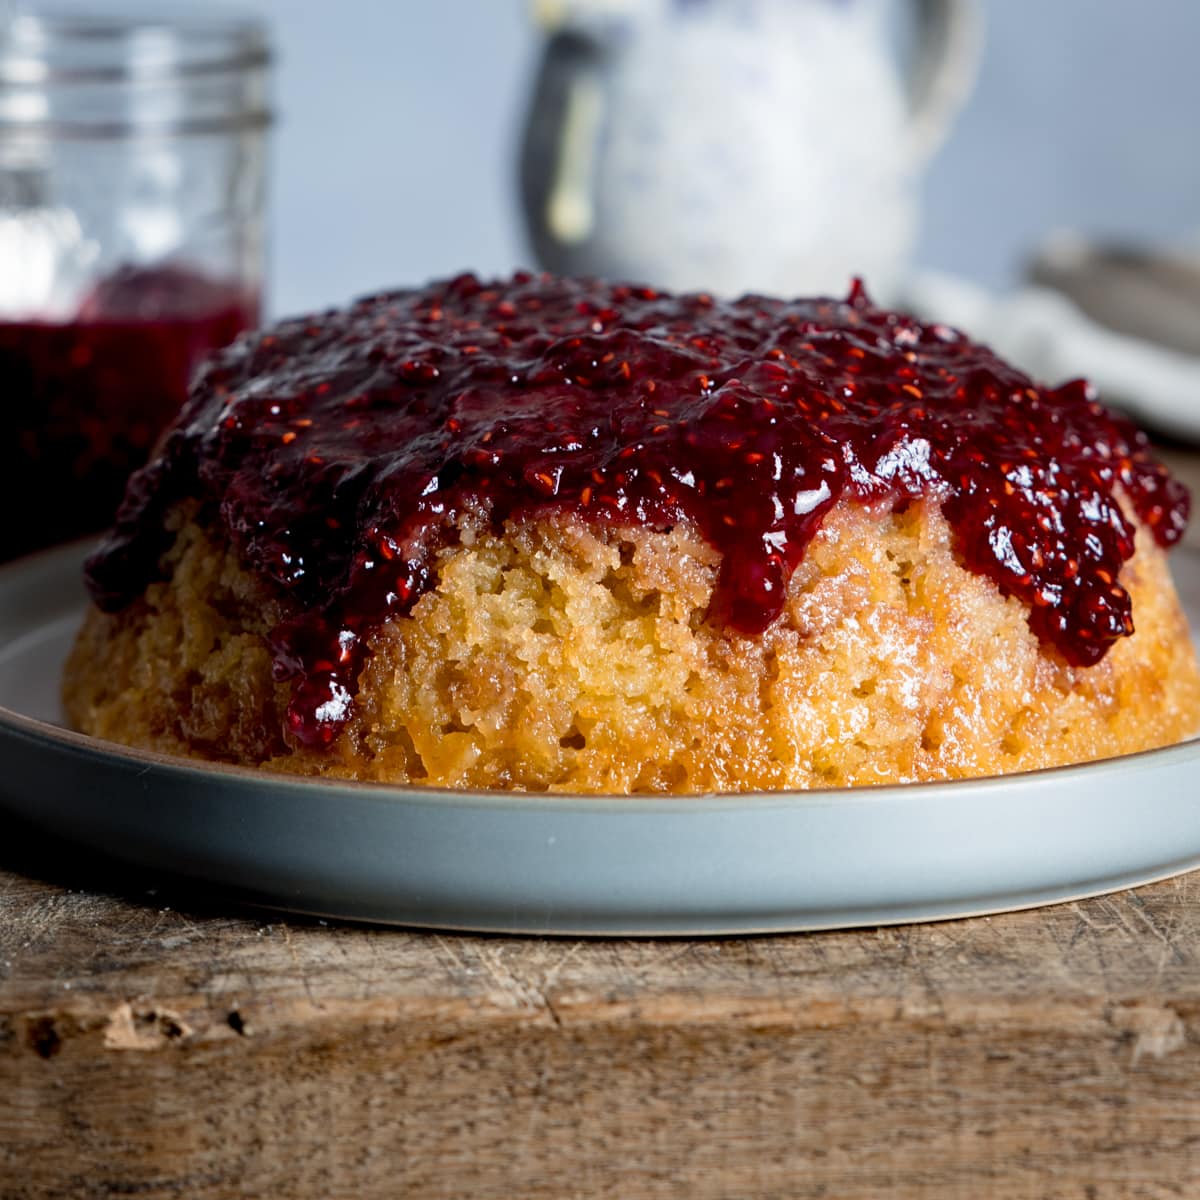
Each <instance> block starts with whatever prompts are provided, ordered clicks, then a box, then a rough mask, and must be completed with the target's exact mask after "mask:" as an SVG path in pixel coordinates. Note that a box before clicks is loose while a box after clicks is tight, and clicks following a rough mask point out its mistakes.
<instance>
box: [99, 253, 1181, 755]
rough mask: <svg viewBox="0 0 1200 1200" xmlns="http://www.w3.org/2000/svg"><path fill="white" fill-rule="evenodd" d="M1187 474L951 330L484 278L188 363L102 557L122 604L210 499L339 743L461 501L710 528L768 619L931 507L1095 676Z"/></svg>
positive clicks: (534, 279) (104, 585) (300, 710)
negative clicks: (159, 441) (809, 582)
mask: <svg viewBox="0 0 1200 1200" xmlns="http://www.w3.org/2000/svg"><path fill="white" fill-rule="evenodd" d="M1118 492H1123V493H1124V495H1125V497H1127V498H1128V500H1129V502H1130V503H1131V504H1132V506H1133V508H1134V509H1135V511H1136V512H1137V513H1138V515H1139V517H1140V518H1141V520H1142V521H1143V522H1144V523H1145V524H1146V526H1148V528H1149V529H1150V530H1151V532H1152V534H1153V536H1154V537H1155V538H1156V539H1157V540H1158V542H1159V543H1160V544H1162V545H1164V546H1165V545H1169V544H1171V543H1173V542H1175V541H1177V540H1178V538H1179V537H1180V535H1181V533H1182V531H1183V528H1184V525H1185V523H1186V520H1187V514H1188V497H1187V493H1186V492H1185V490H1184V489H1183V488H1182V487H1181V486H1180V485H1179V484H1177V483H1176V482H1175V481H1173V480H1171V479H1170V478H1169V476H1168V475H1167V473H1166V471H1165V469H1164V468H1163V467H1162V466H1161V465H1159V464H1158V463H1157V462H1156V461H1155V460H1154V459H1153V458H1152V457H1151V456H1150V454H1149V452H1148V449H1147V443H1146V439H1145V437H1144V435H1142V434H1141V433H1139V432H1137V431H1136V430H1135V429H1134V428H1133V426H1132V425H1130V424H1129V423H1128V422H1126V421H1125V420H1123V419H1121V418H1118V417H1116V416H1114V415H1113V414H1111V413H1109V412H1108V411H1107V410H1105V409H1104V408H1103V407H1101V405H1099V404H1098V403H1097V402H1096V400H1095V397H1094V395H1093V393H1092V392H1091V390H1090V389H1089V387H1088V386H1087V385H1086V384H1084V383H1082V382H1072V383H1068V384H1065V385H1064V386H1062V387H1059V388H1045V387H1040V386H1038V385H1036V384H1034V383H1033V382H1032V381H1031V380H1030V379H1029V378H1028V377H1027V376H1025V375H1024V374H1022V373H1021V372H1019V371H1017V370H1016V369H1014V368H1013V367H1011V366H1009V365H1007V364H1006V363H1004V362H1003V361H1001V360H1000V359H999V358H997V357H996V356H995V355H994V354H992V352H991V351H989V350H988V349H986V348H985V347H983V346H979V345H977V344H975V343H973V342H971V341H970V340H969V339H968V338H966V337H964V336H963V335H962V334H961V333H958V332H956V331H955V330H952V329H950V328H948V327H946V326H943V325H937V324H922V323H920V322H918V321H916V320H914V319H913V318H911V317H908V316H905V315H903V314H900V313H895V312H889V311H884V310H881V309H877V308H875V307H873V306H872V304H871V303H870V301H869V300H868V298H867V297H866V295H865V294H864V292H863V290H862V289H861V287H860V286H858V285H856V286H855V288H854V289H853V290H852V292H851V294H850V296H849V298H848V299H847V300H845V301H836V300H797V301H791V302H785V301H781V300H775V299H768V298H765V297H759V296H747V297H743V298H742V299H740V300H736V301H732V302H723V301H716V300H713V299H712V298H711V297H708V296H705V295H683V296H675V295H669V294H666V293H662V292H656V291H653V290H651V289H648V288H634V287H625V286H614V285H609V284H603V283H596V282H587V281H576V280H565V279H555V278H551V277H547V276H532V275H528V274H518V275H516V276H514V277H513V278H512V279H511V280H508V281H505V282H501V283H493V284H485V283H482V282H480V281H479V280H478V279H476V278H474V277H473V276H470V275H464V276H460V277H458V278H455V279H452V280H448V281H444V282H440V283H436V284H432V285H430V286H429V287H427V288H423V289H420V290H413V291H402V292H395V293H391V294H387V295H382V296H377V297H372V298H370V299H366V300H363V301H360V302H359V303H357V304H356V305H354V306H353V307H351V308H350V309H348V310H345V311H339V312H332V313H328V314H324V315H322V316H317V317H311V318H302V319H297V320H291V321H287V322H284V323H283V324H281V325H279V326H277V327H275V328H274V329H272V330H269V331H267V332H265V333H260V334H252V335H245V336H243V337H242V338H241V339H240V340H239V341H238V342H236V343H235V344H234V345H233V346H232V347H230V348H229V349H227V350H225V351H222V352H220V353H219V354H217V355H216V357H215V358H214V359H212V360H211V362H210V363H209V365H208V367H207V368H206V369H205V370H204V371H202V373H201V374H200V376H199V378H198V379H197V381H196V383H195V385H194V387H193V389H192V392H191V396H190V398H189V400H188V403H187V405H186V407H185V409H184V411H183V413H182V414H181V416H180V418H179V420H178V421H177V422H176V424H175V426H174V428H173V430H172V432H171V433H170V434H169V436H168V437H167V439H166V440H165V442H164V444H163V446H162V448H161V450H160V453H159V455H158V457H157V458H156V459H155V460H154V461H153V462H151V463H150V464H149V465H148V466H147V467H146V468H144V469H143V470H142V471H141V472H139V473H138V474H137V475H136V476H135V477H134V479H133V480H132V481H131V484H130V487H129V490H128V492H127V495H126V499H125V502H124V504H123V506H122V509H121V512H120V515H119V518H118V522H117V526H116V529H115V530H114V532H113V534H112V535H111V536H110V537H109V539H108V540H107V542H106V543H105V544H104V545H103V546H102V547H101V548H100V549H99V550H98V552H97V553H96V554H95V555H94V557H93V558H92V559H91V561H90V563H89V566H88V579H89V585H90V587H91V591H92V595H93V597H94V598H95V600H96V602H97V603H98V604H99V605H100V607H101V608H104V609H106V610H109V611H114V610H117V609H120V608H122V607H123V606H125V605H127V604H129V603H130V602H132V601H133V600H134V599H135V598H136V597H137V596H139V595H140V594H141V592H142V591H143V590H144V589H145V587H146V585H147V584H148V583H149V582H150V581H151V580H152V579H154V578H156V575H157V572H158V561H159V558H160V556H161V554H162V553H163V551H164V549H166V547H167V546H168V545H169V538H168V536H167V535H166V534H165V533H164V531H163V518H164V516H165V514H166V512H167V510H168V509H169V508H170V507H171V506H172V505H173V504H175V503H177V502H179V501H181V500H184V499H189V498H199V500H200V501H201V503H202V505H204V506H205V508H206V510H207V511H209V512H211V513H212V514H213V520H215V522H216V524H217V526H218V532H220V533H223V534H224V535H226V536H227V537H228V538H229V539H230V540H231V542H232V544H233V546H234V547H235V548H236V551H237V553H238V554H239V555H240V558H241V561H242V562H243V563H244V564H245V566H246V567H247V568H248V569H249V570H251V571H253V572H255V573H256V574H258V575H259V576H260V577H261V578H263V579H264V580H265V581H266V582H267V583H268V584H269V585H270V586H271V587H272V588H273V589H274V590H275V591H276V592H277V593H278V594H280V595H281V596H283V597H284V598H285V599H287V600H288V602H289V607H290V608H291V610H292V611H293V612H294V613H295V616H294V617H292V618H291V619H289V620H288V621H286V622H285V623H284V624H283V625H282V626H280V627H279V628H277V629H276V630H275V632H274V635H273V643H274V650H275V654H276V670H277V673H278V675H279V677H280V678H281V679H290V680H292V681H293V698H292V705H291V710H290V714H289V720H290V724H291V731H292V734H293V736H294V737H295V738H296V739H297V740H298V741H299V742H302V743H304V744H308V745H316V746H319V745H322V744H326V743H328V742H330V741H332V740H333V739H334V738H335V737H336V736H337V733H338V732H339V730H340V729H341V727H342V726H343V724H344V723H345V720H346V719H347V717H348V715H349V713H350V710H351V706H352V704H353V693H354V686H355V685H354V681H355V679H356V678H357V674H358V671H359V669H360V667H361V665H362V658H363V654H364V653H365V651H364V649H363V647H364V642H365V639H366V638H367V637H368V635H369V634H370V632H371V630H372V629H373V628H376V627H377V626H378V625H379V624H380V623H381V622H382V621H384V620H386V619H387V618H388V617H390V616H395V615H402V614H404V613H405V612H407V611H408V610H409V609H410V608H411V606H412V605H413V604H414V603H415V602H416V600H417V599H418V598H419V597H420V596H421V595H422V594H424V593H425V592H426V591H428V590H429V589H430V588H431V587H432V586H433V585H434V583H435V582H436V580H435V576H434V572H435V566H434V564H435V561H436V555H437V552H438V550H439V549H440V548H442V547H443V546H445V545H446V544H447V543H448V542H449V541H450V540H451V539H452V538H453V537H454V536H455V529H456V525H457V522H458V521H459V519H460V517H461V516H462V514H463V513H464V512H466V511H468V510H470V511H483V512H486V513H489V514H490V515H491V518H492V520H493V521H494V522H496V524H497V525H499V524H501V523H503V522H504V521H506V520H509V519H513V518H516V519H520V518H525V517H530V516H537V515H544V514H551V513H562V512H569V513H576V514H579V515H581V516H582V517H584V518H585V519H588V520H590V521H595V522H600V523H606V524H617V525H620V524H622V523H625V524H633V523H639V524H645V525H651V526H655V527H668V526H670V525H672V524H674V523H676V522H679V521H681V520H686V521H690V522H692V523H694V524H695V526H696V527H697V528H698V529H699V530H700V531H701V533H702V534H703V535H704V536H705V537H706V538H707V539H708V540H709V541H710V542H711V544H712V545H713V546H714V547H715V548H716V549H717V550H718V551H719V552H720V553H721V556H722V567H721V573H720V577H719V580H718V586H717V589H716V593H715V596H714V600H713V605H712V611H711V612H710V619H712V620H714V621H716V622H718V623H720V624H722V625H724V626H726V627H728V628H731V629H732V630H735V631H737V632H740V633H744V634H749V635H753V634H757V633H759V632H761V631H762V630H763V629H765V628H766V627H767V626H768V625H769V624H770V623H771V621H773V620H774V619H775V618H776V617H777V616H778V615H779V613H780V611H781V609H782V607H783V603H784V596H785V591H786V587H787V583H788V580H789V578H790V577H791V574H792V572H793V571H794V570H795V568H796V566H797V564H798V563H799V561H800V559H801V558H802V556H803V554H804V551H805V547H806V546H807V544H808V542H809V541H810V540H811V538H812V537H813V535H814V534H815V532H816V531H817V529H818V528H819V526H820V523H821V520H822V518H823V516H824V514H825V513H826V512H827V511H828V509H829V508H830V507H831V506H832V505H833V504H835V503H836V502H837V501H838V500H839V498H840V497H842V496H843V495H846V494H851V495H853V496H855V497H857V498H859V499H861V500H863V501H866V502H880V503H887V502H892V503H898V502H904V501H906V500H909V499H917V498H920V497H924V496H929V497H932V498H935V499H937V500H938V501H940V503H941V505H942V508H943V511H944V512H945V514H946V517H947V519H948V520H949V522H950V524H951V527H952V530H953V534H954V537H955V540H956V549H957V553H958V554H959V556H960V558H961V560H962V561H963V563H964V564H965V565H966V566H967V567H968V568H969V569H971V570H973V571H976V572H979V573H980V574H983V575H986V576H987V577H989V578H990V579H992V580H994V581H995V582H996V584H997V585H998V587H999V588H1000V590H1001V592H1002V593H1004V594H1005V595H1008V596H1015V597H1017V598H1018V599H1020V600H1021V601H1022V602H1023V603H1024V604H1025V605H1026V607H1027V609H1028V612H1029V622H1030V625H1031V627H1032V628H1033V630H1034V631H1035V632H1036V634H1037V635H1038V637H1039V638H1040V639H1041V640H1042V641H1043V643H1045V644H1047V645H1049V646H1052V647H1053V648H1054V649H1056V650H1057V651H1058V652H1059V653H1060V654H1061V655H1062V657H1063V658H1064V659H1066V661H1068V662H1069V663H1072V664H1076V665H1088V664H1091V663H1095V662H1096V661H1098V660H1099V659H1100V658H1101V657H1102V656H1103V655H1104V653H1105V652H1106V651H1107V649H1108V648H1109V646H1111V645H1112V643H1113V642H1114V641H1115V640H1116V639H1118V638H1120V637H1124V636H1127V635H1128V634H1130V633H1131V632H1132V630H1133V622H1132V614H1131V611H1130V601H1129V596H1128V594H1127V593H1126V591H1125V589H1124V588H1123V587H1122V586H1121V584H1120V583H1119V581H1118V575H1119V572H1120V569H1121V565H1122V564H1123V563H1124V562H1125V561H1126V560H1127V559H1128V558H1129V557H1130V556H1131V555H1132V553H1133V529H1132V527H1131V526H1130V524H1129V522H1128V521H1127V520H1126V518H1125V516H1124V515H1123V513H1122V510H1121V507H1120V503H1119V501H1118Z"/></svg>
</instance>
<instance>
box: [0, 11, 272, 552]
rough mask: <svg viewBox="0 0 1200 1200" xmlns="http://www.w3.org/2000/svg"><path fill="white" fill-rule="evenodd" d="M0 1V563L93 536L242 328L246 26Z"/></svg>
mask: <svg viewBox="0 0 1200 1200" xmlns="http://www.w3.org/2000/svg"><path fill="white" fill-rule="evenodd" d="M6 11H7V10H6V8H5V6H4V5H3V4H0V560H3V559H10V558H14V557H16V556H18V555H21V554H24V553H26V552H27V551H30V550H34V549H38V548H40V547H43V546H48V545H51V544H54V543H56V542H60V541H65V540H68V539H70V538H74V537H79V536H82V535H84V534H87V533H91V532H94V531H95V530H98V529H100V528H102V527H104V526H105V525H107V524H109V523H110V522H111V520H112V517H113V515H114V513H115V511H116V508H117V505H118V503H119V502H120V498H121V494H122V491H123V488H124V484H125V480H126V478H127V477H128V475H129V474H130V472H131V471H133V470H134V469H135V468H136V467H138V466H140V465H141V463H142V462H144V461H145V459H146V457H147V455H148V454H149V452H150V450H151V448H152V447H153V445H154V442H155V440H156V439H157V437H158V435H159V433H160V432H161V430H162V428H163V426H164V425H165V424H166V423H167V422H168V421H169V420H170V419H171V418H172V417H173V416H174V415H175V413H176V412H177V411H178V409H179V407H180V405H181V404H182V402H183V399H184V397H185V395H186V391H187V385H188V381H189V378H190V376H191V374H192V372H193V370H194V369H195V367H196V366H197V364H198V362H199V361H200V360H201V359H202V358H203V357H204V356H205V355H206V354H207V353H209V352H210V351H211V350H213V349H215V348H217V347H219V346H222V345H225V344H226V343H228V342H229V341H231V340H232V339H233V338H234V337H235V336H236V335H237V334H238V333H239V332H240V331H241V330H242V329H245V328H247V327H250V326H253V325H255V324H257V322H258V317H259V309H260V303H261V293H262V267H263V193H264V176H265V170H264V143H265V136H266V130H267V127H268V124H269V113H268V107H267V88H268V72H269V57H270V56H269V52H268V47H267V41H266V37H265V33H264V30H263V28H262V27H261V25H259V24H258V23H256V22H254V21H249V20H241V19H232V20H230V19H221V20H213V19H212V18H211V17H209V16H206V15H203V14H202V13H201V12H200V11H199V10H198V12H197V15H196V16H195V17H194V18H190V17H186V16H180V15H179V14H178V13H177V12H176V11H175V10H173V13H172V17H171V19H170V21H165V22H155V21H148V22H147V21H128V20H118V19H107V18H102V17H97V16H95V15H94V10H93V11H92V12H91V13H89V15H79V16H68V15H65V14H62V13H57V14H56V15H53V16H51V15H45V14H42V15H34V14H27V13H23V12H22V11H21V10H20V6H18V11H17V14H16V15H15V16H13V15H9V16H5V13H6Z"/></svg>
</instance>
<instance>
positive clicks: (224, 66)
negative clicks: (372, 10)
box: [0, 9, 272, 88]
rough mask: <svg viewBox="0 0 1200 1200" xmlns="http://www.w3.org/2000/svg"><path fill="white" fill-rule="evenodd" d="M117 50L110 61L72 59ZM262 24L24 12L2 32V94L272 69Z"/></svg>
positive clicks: (238, 19)
mask: <svg viewBox="0 0 1200 1200" xmlns="http://www.w3.org/2000/svg"><path fill="white" fill-rule="evenodd" d="M90 47H105V48H107V47H112V56H111V57H109V58H99V59H89V60H86V61H71V60H70V57H69V54H68V53H67V52H69V51H72V50H78V49H80V48H90ZM271 58H272V56H271V50H270V46H269V44H268V41H267V30H266V26H265V24H264V23H263V22H262V21H261V20H257V19H255V18H253V17H251V16H244V15H242V14H240V13H230V14H225V13H222V14H219V15H215V16H214V15H210V14H207V13H203V12H199V11H192V10H188V11H186V12H181V13H180V14H178V15H172V16H163V15H161V14H159V15H157V16H155V15H149V14H147V15H146V16H144V17H143V16H139V15H136V14H130V15H128V16H123V15H96V14H92V13H81V12H76V11H72V10H68V9H62V10H57V9H50V10H47V11H39V12H38V13H36V14H34V13H23V14H20V15H19V16H17V17H15V18H13V19H12V20H10V21H9V22H8V23H7V24H5V25H0V88H2V87H11V86H17V87H20V86H26V85H31V84H38V85H42V84H47V83H66V84H71V83H79V84H83V83H109V82H112V83H120V82H124V81H129V82H137V83H148V82H155V81H166V80H171V79H180V78H190V77H195V76H202V75H211V74H220V73H226V72H240V71H250V70H254V69H257V68H263V67H266V66H268V65H269V64H270V62H271Z"/></svg>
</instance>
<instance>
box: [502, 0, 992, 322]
mask: <svg viewBox="0 0 1200 1200" xmlns="http://www.w3.org/2000/svg"><path fill="white" fill-rule="evenodd" d="M908 6H909V7H910V8H911V9H912V11H913V15H914V16H915V18H916V19H915V23H914V24H915V30H916V33H917V39H916V45H915V50H914V53H913V55H912V56H911V57H912V68H911V70H910V72H909V76H908V79H907V81H906V80H905V79H903V78H902V71H901V64H900V61H899V60H900V58H901V56H900V54H899V53H898V52H897V50H896V48H895V46H894V42H895V40H896V39H895V38H894V37H893V36H892V35H893V33H894V25H895V22H894V21H893V20H892V18H893V17H894V16H895V15H896V11H895V6H894V5H890V4H889V3H887V0H543V2H542V3H541V4H539V5H538V12H539V16H540V17H541V19H542V21H543V23H544V24H545V25H546V26H547V28H548V30H549V34H548V38H547V41H546V45H545V48H544V51H543V55H542V60H541V67H540V71H539V75H538V79H537V82H536V85H535V87H534V91H533V98H532V102H531V105H530V109H529V113H528V117H527V121H526V126H525V132H524V142H523V146H522V154H521V186H522V200H523V207H524V213H525V219H526V223H527V227H528V230H529V234H530V238H531V240H532V242H533V246H534V249H535V252H536V254H537V257H538V259H539V261H540V262H541V263H542V265H544V266H545V267H546V268H548V269H550V270H553V271H558V272H561V273H565V274H583V275H599V276H601V277H607V278H622V279H636V280H642V281H645V282H648V283H652V284H657V285H659V286H663V287H672V288H682V289H691V288H704V289H708V290H712V291H715V292H717V293H720V294H736V293H740V292H745V291H763V292H772V293H782V294H799V293H813V292H825V293H833V294H838V293H841V292H843V291H844V290H845V288H846V287H847V284H848V281H849V279H850V277H851V276H853V275H861V276H863V277H864V278H865V279H866V280H867V282H868V286H869V288H870V289H871V291H872V293H873V294H874V295H876V296H877V297H878V298H879V299H880V300H884V301H886V300H891V299H894V298H895V296H896V294H897V291H898V288H899V286H900V284H901V282H902V279H903V276H904V273H905V269H906V267H907V265H908V262H909V258H910V255H911V252H912V247H913V241H914V238H915V234H916V225H917V208H918V184H919V181H920V176H921V172H922V169H923V167H924V166H925V163H926V161H927V159H928V158H929V156H930V154H931V153H932V152H933V150H934V149H935V148H936V147H937V145H938V144H939V143H940V141H941V138H942V136H943V134H944V132H945V130H946V127H947V125H948V123H949V121H950V118H951V117H952V115H953V113H954V111H955V110H956V109H957V107H958V105H959V104H960V102H961V101H962V99H963V98H964V97H965V95H966V93H967V91H968V88H969V86H970V82H971V79H972V77H973V74H974V68H975V63H976V58H977V47H978V20H977V12H976V9H975V6H974V0H910V3H909V5H908ZM900 15H904V14H903V13H901V14H900Z"/></svg>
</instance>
